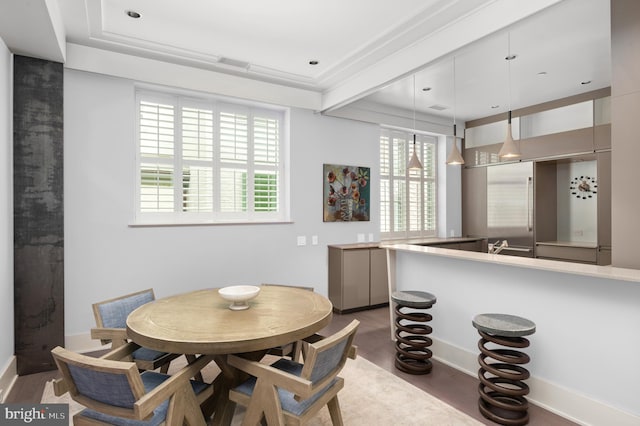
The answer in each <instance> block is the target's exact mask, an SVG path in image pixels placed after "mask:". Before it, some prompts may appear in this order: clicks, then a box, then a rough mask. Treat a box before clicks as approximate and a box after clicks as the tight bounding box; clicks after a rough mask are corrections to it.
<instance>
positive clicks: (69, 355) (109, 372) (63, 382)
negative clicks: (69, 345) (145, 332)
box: [51, 343, 213, 426]
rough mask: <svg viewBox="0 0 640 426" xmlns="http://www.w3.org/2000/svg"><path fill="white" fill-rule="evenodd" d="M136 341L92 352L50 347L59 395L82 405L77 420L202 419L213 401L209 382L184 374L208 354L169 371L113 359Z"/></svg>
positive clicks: (127, 425) (133, 423)
mask: <svg viewBox="0 0 640 426" xmlns="http://www.w3.org/2000/svg"><path fill="white" fill-rule="evenodd" d="M138 348H139V346H138V345H136V344H135V343H127V344H126V345H124V346H120V347H119V348H117V349H115V350H113V351H111V352H109V353H108V354H106V355H104V356H103V357H101V358H94V357H90V356H86V355H81V354H77V353H75V352H72V351H69V350H67V349H64V348H62V347H60V346H58V347H56V348H54V349H53V350H52V351H51V354H52V355H53V358H54V360H55V362H56V364H57V366H58V370H60V373H61V376H62V378H61V379H58V380H56V381H55V382H54V391H55V393H56V395H58V396H60V395H62V394H64V393H65V392H69V394H70V396H71V398H72V399H73V400H74V401H76V402H78V403H79V404H82V405H83V406H85V407H86V408H85V409H84V410H82V411H80V412H79V413H77V414H76V415H74V416H73V424H74V425H76V426H82V425H100V424H105V425H121V426H142V425H147V426H150V425H160V424H163V425H165V424H166V425H182V424H183V423H185V422H186V423H188V424H189V425H192V426H193V425H201V426H204V425H205V424H206V421H205V416H207V417H208V416H209V415H210V414H211V412H210V411H209V407H212V406H213V405H212V402H213V384H207V383H204V382H199V381H195V380H190V379H189V378H190V377H192V376H194V375H195V374H196V373H197V372H199V371H200V370H201V369H202V368H204V367H205V366H206V365H207V364H208V363H209V362H211V361H212V359H213V357H212V356H200V357H199V358H197V359H196V360H195V362H194V363H193V364H188V365H187V366H186V367H184V368H183V369H182V370H180V371H178V372H176V373H175V374H173V375H171V376H169V375H167V374H163V373H157V372H154V371H144V372H142V373H140V372H139V370H138V367H137V365H136V364H135V363H134V362H126V361H118V359H124V358H126V357H129V356H130V355H131V353H132V352H133V351H134V350H136V349H138Z"/></svg>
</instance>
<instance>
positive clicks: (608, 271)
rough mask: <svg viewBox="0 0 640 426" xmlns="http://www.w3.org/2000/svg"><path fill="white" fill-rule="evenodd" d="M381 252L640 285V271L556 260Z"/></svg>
mask: <svg viewBox="0 0 640 426" xmlns="http://www.w3.org/2000/svg"><path fill="white" fill-rule="evenodd" d="M380 248H385V249H390V250H396V251H404V252H412V253H424V254H428V255H432V256H444V257H450V258H455V259H463V260H470V261H474V262H487V263H493V264H499V265H507V266H515V267H520V268H530V269H540V270H545V271H553V272H562V273H567V274H574V275H585V276H590V277H596V278H606V279H610V280H622V281H633V282H640V270H638V269H628V268H617V267H614V266H599V265H587V264H584V263H572V262H561V261H556V260H547V259H534V258H529V257H517V256H506V255H501V254H488V253H478V252H473V251H463V250H448V249H443V248H437V247H429V246H418V245H413V244H393V243H387V242H383V243H380Z"/></svg>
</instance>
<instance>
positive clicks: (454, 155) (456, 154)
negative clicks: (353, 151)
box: [447, 56, 464, 165]
mask: <svg viewBox="0 0 640 426" xmlns="http://www.w3.org/2000/svg"><path fill="white" fill-rule="evenodd" d="M447 164H451V165H458V164H464V158H462V155H461V154H460V151H458V137H457V136H456V57H455V56H454V57H453V148H451V153H450V154H449V156H448V157H447Z"/></svg>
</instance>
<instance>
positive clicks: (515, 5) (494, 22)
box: [321, 0, 562, 112]
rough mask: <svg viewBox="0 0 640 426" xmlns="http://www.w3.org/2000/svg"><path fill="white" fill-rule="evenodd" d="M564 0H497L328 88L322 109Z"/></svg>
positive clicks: (337, 105)
mask: <svg viewBox="0 0 640 426" xmlns="http://www.w3.org/2000/svg"><path fill="white" fill-rule="evenodd" d="M561 1H562V0H531V1H526V2H514V1H512V0H496V1H493V2H490V3H487V4H485V5H483V6H481V7H479V8H478V9H476V10H474V11H473V12H470V13H469V14H467V15H465V16H462V17H460V19H458V20H456V21H453V22H451V23H450V24H449V25H447V26H446V27H444V28H441V29H439V30H437V31H434V32H433V33H431V34H429V35H428V36H426V37H424V38H422V39H421V40H418V41H416V42H415V43H413V44H411V45H409V46H407V47H406V48H404V49H401V50H398V51H397V52H395V53H394V54H392V55H389V56H387V57H385V58H384V59H382V60H380V61H378V62H377V63H376V64H373V65H371V66H369V67H367V68H366V69H364V70H362V71H360V72H358V73H356V74H354V75H352V76H350V77H349V78H347V79H345V80H344V81H342V82H340V83H338V84H337V85H336V86H334V87H332V88H330V89H328V90H326V91H325V92H324V93H323V97H322V109H321V111H322V112H327V111H330V110H333V109H336V108H340V107H342V106H344V105H347V104H349V103H351V102H353V101H356V100H358V99H360V98H362V97H364V96H367V95H369V94H371V93H373V92H375V91H376V90H379V89H381V88H382V87H384V86H386V85H388V84H390V83H392V82H394V81H396V80H399V79H401V78H404V77H406V76H408V75H411V74H412V73H415V72H416V71H418V70H420V69H422V68H424V67H425V66H427V65H428V64H430V63H432V62H434V61H436V60H438V59H440V58H443V57H445V56H447V55H449V54H451V53H452V52H454V51H456V50H458V49H460V48H462V47H464V46H466V45H468V44H470V43H473V42H475V41H477V40H479V39H481V38H483V37H486V36H488V35H490V34H492V33H494V32H496V31H499V30H502V29H504V28H506V27H508V26H509V25H511V24H514V23H516V22H518V21H520V20H522V19H525V18H527V17H529V16H531V15H533V14H534V13H537V12H540V11H541V10H543V9H545V8H547V7H549V6H552V5H554V4H556V3H559V2H561Z"/></svg>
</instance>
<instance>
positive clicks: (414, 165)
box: [407, 74, 422, 169]
mask: <svg viewBox="0 0 640 426" xmlns="http://www.w3.org/2000/svg"><path fill="white" fill-rule="evenodd" d="M407 168H409V169H422V163H421V162H420V160H419V159H418V156H417V155H416V75H415V74H414V75H413V155H411V159H410V160H409V164H408V165H407Z"/></svg>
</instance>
